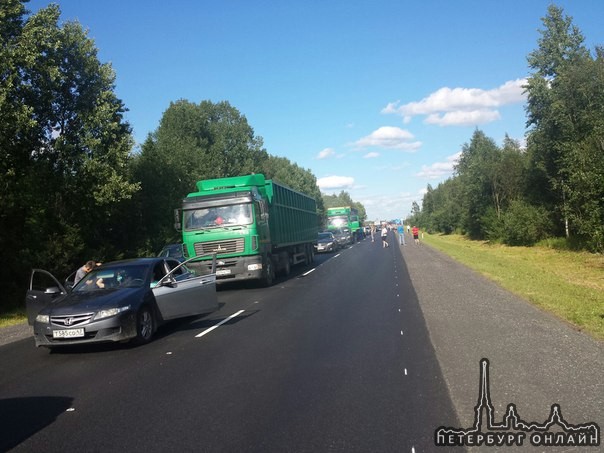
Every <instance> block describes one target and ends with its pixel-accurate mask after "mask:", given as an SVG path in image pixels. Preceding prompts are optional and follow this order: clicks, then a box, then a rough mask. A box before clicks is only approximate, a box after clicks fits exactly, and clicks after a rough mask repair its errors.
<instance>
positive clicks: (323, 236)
mask: <svg viewBox="0 0 604 453" xmlns="http://www.w3.org/2000/svg"><path fill="white" fill-rule="evenodd" d="M337 249H338V241H336V238H335V236H334V235H333V233H331V232H329V231H323V232H321V233H319V236H318V237H317V243H316V244H315V252H317V253H322V252H335V251H336V250H337Z"/></svg>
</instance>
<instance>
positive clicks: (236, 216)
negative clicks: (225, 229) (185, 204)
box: [184, 203, 253, 231]
mask: <svg viewBox="0 0 604 453" xmlns="http://www.w3.org/2000/svg"><path fill="white" fill-rule="evenodd" d="M252 219H253V217H252V205H251V204H250V203H244V204H234V205H229V206H212V207H210V208H198V209H189V210H186V211H184V229H185V231H192V230H198V229H203V228H215V227H222V226H233V225H249V224H250V223H252Z"/></svg>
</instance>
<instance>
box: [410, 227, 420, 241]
mask: <svg viewBox="0 0 604 453" xmlns="http://www.w3.org/2000/svg"><path fill="white" fill-rule="evenodd" d="M411 232H412V233H413V240H414V241H415V243H416V244H417V245H419V228H418V227H416V226H413V228H412V229H411Z"/></svg>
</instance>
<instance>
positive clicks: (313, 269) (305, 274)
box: [302, 267, 316, 277]
mask: <svg viewBox="0 0 604 453" xmlns="http://www.w3.org/2000/svg"><path fill="white" fill-rule="evenodd" d="M315 269H316V267H313V268H312V269H311V270H309V271H308V272H305V273H303V274H302V276H303V277H306V276H307V275H308V274H310V273H311V272H314V271H315Z"/></svg>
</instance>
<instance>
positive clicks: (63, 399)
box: [0, 237, 604, 452]
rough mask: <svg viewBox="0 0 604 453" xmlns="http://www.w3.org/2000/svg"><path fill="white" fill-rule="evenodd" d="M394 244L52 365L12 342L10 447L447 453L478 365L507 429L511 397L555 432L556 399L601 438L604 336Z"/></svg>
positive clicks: (6, 430)
mask: <svg viewBox="0 0 604 453" xmlns="http://www.w3.org/2000/svg"><path fill="white" fill-rule="evenodd" d="M391 239H393V238H392V237H391ZM393 242H394V241H392V240H391V244H392V246H391V247H390V248H387V249H382V247H381V244H380V243H379V242H375V243H371V241H370V240H365V241H363V242H361V243H358V244H356V245H355V246H353V247H351V248H349V249H346V250H343V251H342V252H340V253H339V254H337V255H324V256H320V257H318V259H317V261H316V262H315V266H313V267H312V268H311V267H306V268H302V269H298V270H297V271H296V272H297V274H294V275H292V276H290V278H288V279H281V280H279V281H278V282H277V284H276V285H274V286H273V287H271V288H267V289H260V288H253V287H251V288H250V287H242V286H233V287H228V288H224V289H222V290H221V291H220V292H219V300H220V302H221V304H222V307H221V309H220V311H218V312H216V313H213V314H211V315H209V316H206V317H204V318H198V319H194V320H185V321H180V322H177V323H172V324H169V325H167V326H165V327H164V328H163V329H162V330H161V331H160V332H159V335H158V337H157V338H156V339H155V341H153V342H152V343H151V344H148V345H145V346H142V347H129V346H127V345H100V346H94V347H92V346H89V347H86V348H69V349H66V350H63V351H56V352H52V353H49V352H48V351H47V350H45V349H36V348H34V346H33V340H32V339H31V338H25V339H21V340H18V341H14V339H15V338H14V337H13V341H12V342H10V343H9V344H6V345H4V346H0V364H2V371H1V372H0V451H4V450H7V449H11V448H13V449H14V451H24V452H25V451H27V452H28V451H45V452H53V451H103V452H106V451H134V452H136V451H150V452H154V451H173V450H179V451H204V452H205V451H207V452H215V451H225V452H231V451H246V452H248V451H249V452H273V451H275V452H282V451H288V452H290V451H291V452H306V451H308V452H323V451H329V452H355V451H358V452H374V451H375V452H391V451H392V452H395V451H396V452H407V451H409V452H411V451H413V452H422V451H448V450H449V449H448V448H444V447H436V446H435V445H434V433H435V429H436V428H437V427H439V426H447V427H460V428H467V427H470V426H472V424H473V423H474V408H475V406H476V404H477V399H478V396H479V370H480V368H479V362H480V360H481V359H482V358H488V359H489V361H490V395H491V397H492V403H493V406H494V411H495V417H496V418H498V421H500V420H501V418H502V417H503V415H504V413H505V410H506V407H507V405H508V404H509V403H514V404H516V407H517V410H518V412H519V413H520V415H521V416H522V418H523V419H524V420H531V421H536V422H543V421H544V420H545V419H546V418H547V416H548V415H549V412H550V408H551V405H552V404H554V403H557V404H560V407H561V410H562V413H563V415H564V418H565V419H566V420H567V421H570V422H571V423H586V422H596V423H599V426H602V422H603V421H604V417H603V415H604V404H603V403H604V400H603V395H604V388H603V384H602V378H601V377H602V375H603V373H602V372H603V371H604V349H603V346H602V343H601V342H597V341H595V340H592V339H590V338H589V337H587V336H586V335H584V334H583V333H581V332H577V331H576V330H574V329H573V328H571V327H570V326H568V325H567V324H565V323H563V322H561V321H559V320H557V319H555V318H554V317H552V316H550V315H548V314H546V313H543V312H541V311H539V310H537V309H535V308H533V307H531V306H530V305H529V304H528V303H526V302H525V301H523V300H521V299H519V298H517V297H515V296H513V295H511V294H509V293H507V292H505V291H503V290H501V289H500V288H499V287H497V286H496V285H494V284H492V283H490V282H488V281H486V280H485V279H483V278H482V277H479V276H478V275H476V274H474V273H473V272H472V271H469V270H468V269H467V268H465V267H464V266H461V265H459V264H457V263H455V262H454V261H452V260H450V259H448V258H446V257H444V256H443V255H441V254H440V253H438V252H436V251H434V250H432V249H430V248H429V247H425V246H415V245H412V244H408V245H407V246H406V247H398V246H397V245H396V244H393ZM240 310H243V312H241V313H240V314H239V315H238V316H236V317H234V318H231V319H230V320H228V321H226V322H224V324H222V325H220V326H219V327H217V328H216V329H214V330H211V331H208V329H210V328H212V327H214V326H216V325H218V323H220V322H221V321H225V320H226V319H227V318H228V317H229V316H231V315H233V314H235V313H238V312H240ZM204 332H207V333H205V334H204V335H203V336H200V337H197V335H199V334H201V333H204ZM3 336H6V335H3V334H0V338H2V337H3ZM453 450H454V451H462V449H461V448H456V449H453ZM513 450H516V449H515V448H509V447H504V448H503V449H501V450H500V449H497V448H492V447H490V448H489V449H488V451H513ZM518 450H520V451H526V450H527V448H526V447H522V448H520V449H518ZM545 450H547V449H544V448H541V449H540V450H539V451H545ZM592 450H593V451H597V449H592ZM567 451H573V448H570V449H568V450H567ZM581 451H585V449H582V450H581Z"/></svg>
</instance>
